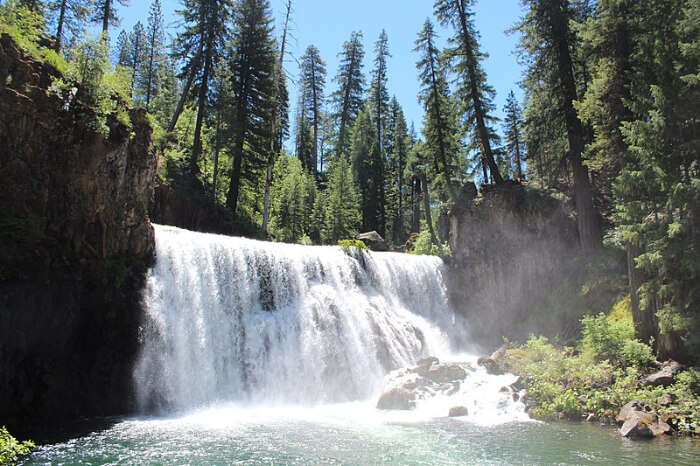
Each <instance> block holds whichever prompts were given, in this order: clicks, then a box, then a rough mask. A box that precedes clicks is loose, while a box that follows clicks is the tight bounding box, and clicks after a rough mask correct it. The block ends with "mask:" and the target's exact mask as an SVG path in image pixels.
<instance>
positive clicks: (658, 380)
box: [643, 361, 684, 387]
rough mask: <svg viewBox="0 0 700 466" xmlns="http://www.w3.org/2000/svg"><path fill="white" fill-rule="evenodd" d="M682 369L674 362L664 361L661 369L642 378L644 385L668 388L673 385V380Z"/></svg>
mask: <svg viewBox="0 0 700 466" xmlns="http://www.w3.org/2000/svg"><path fill="white" fill-rule="evenodd" d="M683 369H684V367H683V366H682V365H681V364H679V363H677V362H676V361H666V362H664V363H663V364H661V369H660V370H659V371H658V372H654V373H653V374H650V375H648V376H647V377H645V378H644V380H643V383H644V385H652V386H659V385H661V386H664V387H668V386H669V385H671V384H672V383H673V379H674V377H675V376H676V374H678V373H679V372H681V371H682V370H683Z"/></svg>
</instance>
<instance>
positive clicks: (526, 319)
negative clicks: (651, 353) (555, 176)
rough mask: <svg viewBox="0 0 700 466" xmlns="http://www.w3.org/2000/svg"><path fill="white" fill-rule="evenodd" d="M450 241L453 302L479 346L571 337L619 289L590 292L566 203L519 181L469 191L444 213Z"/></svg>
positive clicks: (605, 286)
mask: <svg viewBox="0 0 700 466" xmlns="http://www.w3.org/2000/svg"><path fill="white" fill-rule="evenodd" d="M449 241H450V247H451V250H452V253H453V257H452V262H451V268H450V269H451V273H450V289H451V299H452V302H453V305H454V306H455V308H456V309H457V310H458V311H459V312H461V313H463V314H465V315H467V316H468V317H469V322H470V326H471V331H472V337H473V339H474V341H476V342H477V343H480V344H482V345H486V346H498V345H500V344H501V343H502V341H503V337H507V338H511V339H523V338H527V336H528V335H529V334H530V333H536V334H544V335H547V336H550V337H559V338H562V339H567V338H570V337H572V336H574V335H575V333H576V330H577V323H578V319H579V317H580V314H582V313H584V312H596V311H597V310H606V309H608V307H607V306H609V302H610V299H611V296H613V295H616V293H617V292H618V291H619V290H617V289H615V286H616V284H614V283H610V284H594V285H591V286H593V287H594V288H595V293H587V290H586V289H584V288H585V286H586V282H587V280H589V278H590V277H588V276H587V268H586V266H585V262H586V261H587V260H588V259H589V258H582V257H580V255H579V250H578V238H577V233H576V226H575V221H574V219H573V218H572V215H571V213H570V211H569V210H568V209H567V207H566V204H565V203H563V202H561V201H560V200H557V199H556V198H554V197H553V196H552V195H550V194H548V193H546V192H542V191H539V190H537V189H533V188H529V187H526V186H523V185H521V184H518V183H514V182H512V183H506V184H503V185H497V186H486V187H485V188H483V189H482V191H481V192H479V193H477V190H476V188H475V187H474V186H473V185H469V186H467V189H465V190H464V192H463V194H462V196H461V198H460V199H459V201H458V202H457V203H456V204H455V206H454V207H453V208H452V210H451V211H450V213H449ZM613 262H614V261H613ZM615 266H616V265H613V267H615ZM601 270H604V269H602V268H601ZM593 295H595V296H593Z"/></svg>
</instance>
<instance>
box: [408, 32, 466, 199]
mask: <svg viewBox="0 0 700 466" xmlns="http://www.w3.org/2000/svg"><path fill="white" fill-rule="evenodd" d="M436 38H437V36H436V34H435V30H434V28H433V24H432V22H430V20H426V21H425V24H424V25H423V29H422V30H421V32H420V33H419V34H418V39H417V40H416V48H415V49H414V51H416V52H419V53H420V60H419V61H418V63H416V66H417V68H418V71H419V73H420V75H419V77H420V81H421V86H422V89H421V91H420V94H419V96H418V98H419V100H420V101H421V102H422V103H423V105H424V106H425V123H424V125H423V133H424V135H425V146H424V150H426V151H428V152H429V155H430V158H431V159H432V160H433V161H434V162H433V166H434V167H435V168H436V171H437V172H438V173H439V174H440V175H441V176H440V179H441V181H442V183H441V184H442V185H443V186H444V187H445V188H446V190H447V194H448V195H449V198H450V199H452V200H454V199H456V196H457V188H456V186H455V179H454V178H455V172H456V168H457V163H456V161H455V157H456V153H457V151H456V147H455V144H456V139H455V133H456V131H455V121H454V116H453V115H454V111H453V109H452V103H451V101H450V96H449V90H448V85H447V78H446V72H445V69H444V62H442V61H441V60H440V51H439V50H438V49H437V47H436V45H435V41H436Z"/></svg>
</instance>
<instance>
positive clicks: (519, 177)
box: [515, 128, 523, 181]
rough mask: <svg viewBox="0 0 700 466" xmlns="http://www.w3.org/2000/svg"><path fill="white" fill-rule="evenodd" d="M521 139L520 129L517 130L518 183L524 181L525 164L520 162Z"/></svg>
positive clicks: (516, 161) (516, 158)
mask: <svg viewBox="0 0 700 466" xmlns="http://www.w3.org/2000/svg"><path fill="white" fill-rule="evenodd" d="M520 159H521V157H520V137H519V134H518V129H517V128H516V130H515V163H516V164H517V167H516V171H517V173H518V181H522V179H523V164H522V160H520Z"/></svg>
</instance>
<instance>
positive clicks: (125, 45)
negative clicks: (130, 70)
mask: <svg viewBox="0 0 700 466" xmlns="http://www.w3.org/2000/svg"><path fill="white" fill-rule="evenodd" d="M130 47H131V46H130V44H129V34H128V33H127V32H126V31H125V30H123V29H122V30H121V31H119V35H118V36H117V44H116V47H115V48H114V52H115V57H114V62H115V65H116V66H129V65H128V63H129V61H130V55H131V52H130Z"/></svg>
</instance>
